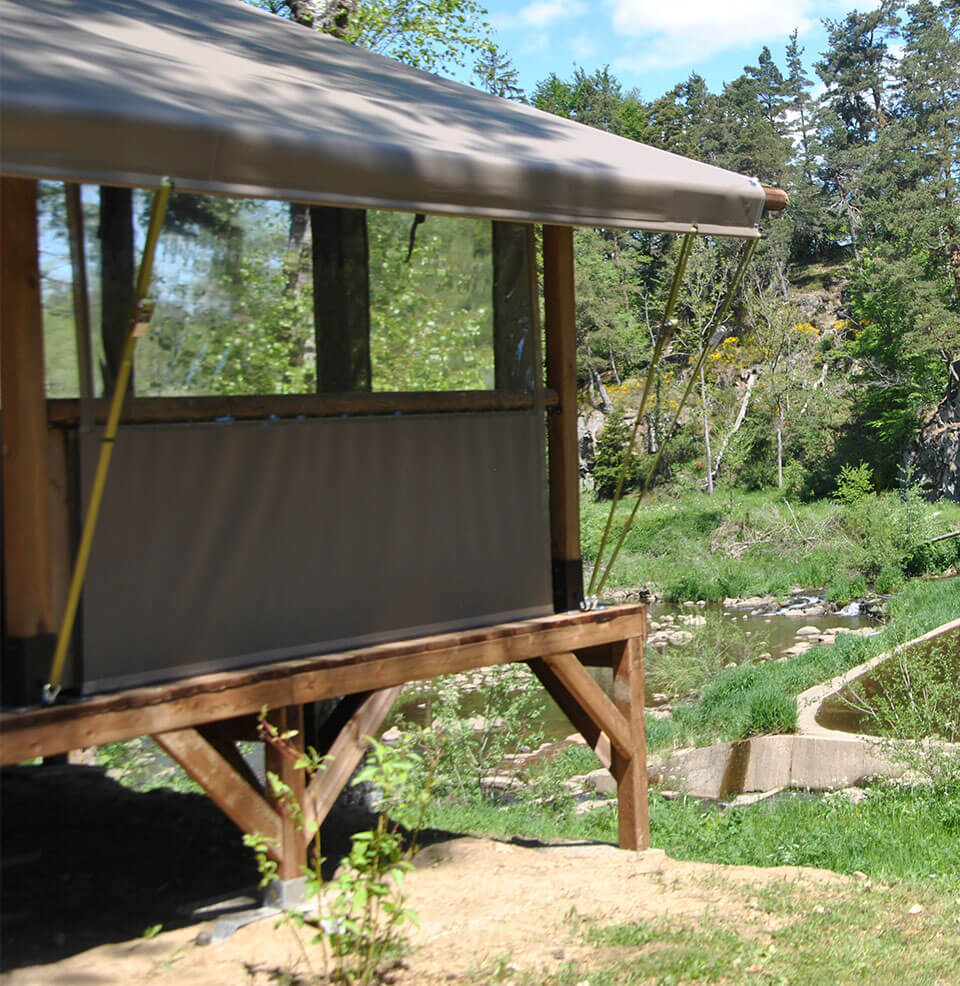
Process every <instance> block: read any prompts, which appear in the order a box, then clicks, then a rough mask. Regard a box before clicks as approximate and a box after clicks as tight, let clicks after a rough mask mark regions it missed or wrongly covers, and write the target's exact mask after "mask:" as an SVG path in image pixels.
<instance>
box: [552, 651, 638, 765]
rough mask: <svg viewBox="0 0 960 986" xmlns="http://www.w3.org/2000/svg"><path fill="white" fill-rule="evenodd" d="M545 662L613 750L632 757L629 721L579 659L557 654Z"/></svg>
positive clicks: (574, 656)
mask: <svg viewBox="0 0 960 986" xmlns="http://www.w3.org/2000/svg"><path fill="white" fill-rule="evenodd" d="M544 661H545V662H546V664H547V666H548V667H549V668H550V670H551V671H552V672H553V673H554V675H556V677H557V678H558V679H559V681H560V683H561V684H562V685H563V686H564V688H566V690H567V691H568V692H569V693H570V694H571V695H572V696H573V697H574V698H575V699H576V701H577V703H578V704H579V705H580V707H581V708H582V709H583V711H584V712H585V713H586V714H587V716H588V717H589V718H590V720H591V721H592V722H594V723H595V724H596V726H597V728H598V729H600V730H601V731H602V732H604V733H606V734H607V736H609V737H610V742H611V743H612V744H613V748H614V749H615V750H618V751H619V752H620V753H622V754H623V755H624V756H630V754H631V752H632V749H633V740H632V737H631V734H630V726H629V724H628V722H627V720H626V719H625V718H624V717H623V715H622V713H621V711H620V710H619V709H618V708H617V706H616V705H614V703H613V702H612V701H611V700H610V699H609V698H608V697H607V693H606V692H605V691H604V690H603V689H602V688H601V687H600V685H598V684H597V682H596V681H595V680H594V679H593V677H592V676H591V674H590V672H589V671H588V670H587V669H586V668H585V667H584V666H583V665H582V664H581V663H580V661H579V660H578V659H577V657H576V655H574V654H554V655H553V656H551V657H545V658H544Z"/></svg>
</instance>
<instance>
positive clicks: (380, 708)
mask: <svg viewBox="0 0 960 986" xmlns="http://www.w3.org/2000/svg"><path fill="white" fill-rule="evenodd" d="M401 690H402V686H400V685H398V686H396V687H395V688H384V689H381V690H380V691H375V692H368V693H366V694H365V695H364V696H363V698H362V700H361V701H360V703H359V704H358V705H357V706H356V710H355V711H354V713H353V715H352V716H351V717H350V719H349V720H348V721H347V723H346V724H345V725H344V726H343V728H342V729H341V730H340V732H339V734H338V735H337V737H336V739H334V741H333V743H332V744H331V745H330V748H329V749H328V750H327V751H326V753H327V756H328V757H329V758H330V759H329V760H328V762H327V766H326V769H325V770H322V771H320V772H319V773H317V774H315V775H314V777H313V780H312V781H311V782H310V786H309V788H308V789H307V792H306V798H305V799H304V805H303V812H304V817H305V818H306V819H307V821H308V822H315V823H316V824H317V825H321V824H322V823H323V820H324V819H325V818H326V817H327V815H328V814H329V812H330V809H331V808H332V807H333V803H334V802H335V801H336V800H337V797H338V795H339V794H340V792H341V791H342V790H343V789H344V787H345V786H346V784H347V782H348V781H349V780H350V777H351V776H352V774H353V772H354V771H355V770H356V769H357V767H358V765H359V764H360V761H361V760H362V759H363V755H364V754H365V753H366V752H367V747H368V746H369V745H370V744H369V742H368V740H367V737H368V736H372V735H373V734H374V733H375V732H376V731H377V730H378V729H379V728H380V724H381V723H382V722H383V720H384V718H385V717H386V715H387V713H389V711H390V709H392V708H393V703H394V702H396V700H397V699H398V698H399V697H400V692H401ZM349 697H352V696H349Z"/></svg>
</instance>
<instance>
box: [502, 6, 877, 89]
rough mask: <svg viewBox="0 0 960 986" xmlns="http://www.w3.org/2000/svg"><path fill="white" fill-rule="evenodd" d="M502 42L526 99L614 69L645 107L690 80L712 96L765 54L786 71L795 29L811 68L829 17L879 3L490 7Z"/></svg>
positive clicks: (820, 46)
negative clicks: (540, 85) (576, 76)
mask: <svg viewBox="0 0 960 986" xmlns="http://www.w3.org/2000/svg"><path fill="white" fill-rule="evenodd" d="M484 5H485V6H486V8H487V10H488V12H489V19H490V23H491V24H492V25H493V27H494V28H495V31H496V39H497V41H498V43H499V44H500V45H501V47H502V48H503V49H504V50H505V51H506V53H507V54H508V55H509V57H510V58H511V60H512V61H513V64H514V66H515V68H516V69H517V70H518V71H519V73H520V82H521V85H522V86H523V88H524V89H525V90H526V91H527V93H528V94H530V93H532V92H533V89H534V87H535V86H536V84H537V82H539V81H540V80H541V79H544V78H546V77H547V76H548V75H549V74H550V73H551V72H555V73H556V74H557V75H559V76H560V77H561V78H563V79H567V78H570V76H571V75H572V74H573V67H574V64H576V65H579V66H581V67H582V68H583V69H585V70H586V71H587V72H592V71H593V70H594V69H596V68H599V67H601V66H603V65H607V64H609V65H610V67H611V69H612V71H613V73H614V75H615V76H616V77H617V78H618V79H619V80H620V81H621V83H623V85H624V87H625V88H632V87H636V88H638V89H639V90H640V94H641V96H643V97H644V98H645V99H653V98H655V97H656V96H659V95H661V94H662V93H664V92H666V91H667V90H668V89H670V88H672V87H673V86H674V85H676V83H678V82H682V81H683V80H684V79H686V78H687V77H688V76H689V75H690V73H691V72H693V71H696V72H699V73H700V75H702V76H703V77H704V78H705V79H706V80H707V84H708V85H709V86H710V88H711V89H713V90H714V91H717V90H719V89H720V88H721V87H722V85H723V83H724V82H729V81H731V80H732V79H734V78H736V77H737V76H738V75H740V73H741V72H742V71H743V66H744V65H746V64H752V65H755V64H756V61H757V55H758V54H759V52H760V49H761V48H762V47H763V46H764V45H767V46H768V47H769V48H770V51H771V52H772V53H773V56H774V59H775V60H776V62H777V64H778V65H779V66H780V67H781V69H782V68H783V67H784V59H783V51H784V48H785V47H786V44H787V40H788V37H789V35H790V32H791V31H792V30H793V29H794V28H797V30H798V32H799V40H800V44H801V46H802V47H804V48H806V53H805V55H804V60H805V62H806V64H807V66H808V71H809V74H810V76H811V78H813V80H814V82H816V81H817V80H816V77H815V73H814V72H813V70H812V65H813V62H814V61H816V60H817V57H818V56H819V53H820V52H821V51H822V49H823V48H824V46H825V39H826V32H825V30H824V28H823V25H822V23H821V20H822V19H823V18H824V17H827V18H830V19H832V20H837V19H840V18H842V17H843V16H844V14H846V12H847V11H849V10H852V9H854V8H855V7H856V8H858V9H860V10H870V9H873V8H875V7H876V6H878V3H877V0H861V2H859V3H856V2H853V0H512V2H511V0H486V2H485V4H484Z"/></svg>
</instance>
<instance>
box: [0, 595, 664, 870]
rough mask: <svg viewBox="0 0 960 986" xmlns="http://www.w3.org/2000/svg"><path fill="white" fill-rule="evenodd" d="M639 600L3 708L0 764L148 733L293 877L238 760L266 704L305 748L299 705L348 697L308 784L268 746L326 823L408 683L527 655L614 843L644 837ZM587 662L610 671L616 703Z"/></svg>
mask: <svg viewBox="0 0 960 986" xmlns="http://www.w3.org/2000/svg"><path fill="white" fill-rule="evenodd" d="M645 634H646V608H645V607H644V606H618V607H614V608H611V609H604V610H596V611H591V612H583V613H581V612H577V613H562V614H558V615H554V616H545V617H541V618H538V619H531V620H522V621H518V622H513V623H503V624H498V625H495V626H490V627H482V628H479V629H475V630H465V631H460V632H456V633H444V634H437V635H435V636H430V637H420V638H416V639H410V640H401V641H396V642H393V643H386V644H377V645H375V646H371V647H363V648H358V649H356V650H350V651H344V652H341V653H334V654H323V655H319V656H316V657H308V658H301V659H298V660H293V661H282V662H277V663H275V664H269V665H263V666H258V667H256V668H253V669H246V670H240V671H227V672H218V673H215V674H206V675H199V676H195V677H191V678H183V679H179V680H177V681H174V682H170V683H167V684H161V685H152V686H148V687H141V688H133V689H127V690H124V691H119V692H115V693H112V694H106V695H98V696H95V697H92V698H86V699H75V700H64V701H61V702H60V703H59V704H57V705H55V706H52V707H49V708H29V709H22V710H5V711H4V712H3V713H2V714H0V764H15V763H20V762H23V761H25V760H30V759H33V758H34V757H45V756H51V755H55V754H59V753H65V752H67V751H69V750H74V749H78V748H82V747H89V746H96V745H100V744H102V743H108V742H113V741H116V740H124V739H132V738H133V737H136V736H144V735H150V736H152V737H153V738H154V740H155V741H156V742H157V743H158V744H159V745H160V746H161V747H162V748H163V749H164V750H165V751H166V752H167V753H168V754H169V755H170V756H171V757H173V758H174V759H175V760H176V761H177V762H178V763H179V764H180V765H181V766H182V767H183V768H184V769H185V770H186V771H187V773H188V774H190V776H192V777H193V778H194V780H196V781H197V782H198V783H199V784H200V785H201V786H202V787H203V788H204V789H205V790H206V791H207V793H208V794H209V795H210V797H211V798H212V799H213V800H214V801H215V802H216V803H217V804H218V805H219V806H220V808H221V809H222V810H223V811H224V812H225V813H226V814H227V815H228V816H229V817H230V818H232V819H233V821H234V822H236V823H237V825H238V826H239V827H240V828H241V829H243V830H244V831H246V832H259V833H261V834H263V835H265V836H267V838H269V839H273V840H275V842H276V845H277V850H276V856H277V858H278V860H279V861H280V863H281V867H280V875H281V878H282V879H288V878H292V877H294V876H296V875H299V872H300V866H301V865H302V862H303V860H304V858H305V852H306V845H305V842H304V839H303V837H302V835H300V834H298V833H297V832H295V831H294V830H293V829H292V827H291V826H290V825H289V823H288V819H287V818H286V817H285V815H284V812H283V811H282V810H281V809H280V807H279V806H278V805H277V804H276V803H275V802H272V801H271V799H270V797H269V796H268V793H267V792H265V791H264V790H263V788H262V786H261V785H260V784H259V783H258V782H257V780H256V778H255V777H254V776H253V774H252V772H251V771H250V770H249V769H248V768H247V767H246V764H245V762H244V761H243V758H242V757H241V756H240V754H239V752H238V750H237V747H236V745H235V744H236V741H238V740H240V739H244V738H251V726H252V723H253V718H254V717H255V716H256V714H257V713H259V712H260V711H261V709H263V708H264V707H265V706H266V707H269V708H270V710H271V715H272V717H274V721H275V723H276V725H277V726H278V728H280V729H281V730H282V731H288V730H296V731H298V733H299V740H298V742H300V743H302V734H303V706H304V704H307V703H311V702H316V701H319V700H321V699H326V698H332V697H336V696H347V697H348V698H347V700H346V701H344V702H343V703H342V708H341V709H340V710H339V714H338V717H337V721H336V722H334V723H333V724H332V728H327V732H328V733H329V737H328V742H327V743H325V744H324V746H325V749H324V751H322V752H326V753H328V754H330V755H331V767H330V769H328V770H326V771H324V772H323V773H322V774H318V775H315V776H314V778H313V781H312V783H311V785H310V786H309V787H307V788H304V786H303V778H302V772H299V771H295V770H294V769H293V767H292V762H291V761H289V760H284V759H283V758H282V757H279V756H278V754H277V753H276V751H273V750H271V749H270V747H269V745H268V751H267V752H268V760H269V761H271V762H270V763H268V767H269V768H270V769H272V770H274V771H275V772H276V773H278V774H279V775H280V776H281V778H282V779H283V780H285V782H286V783H288V784H289V785H290V786H291V787H292V788H293V789H294V790H295V791H296V792H297V794H298V798H299V800H300V801H301V804H302V807H303V810H304V815H305V817H306V819H307V820H308V821H316V822H318V823H319V822H321V821H322V820H323V818H324V817H325V816H326V814H327V812H328V811H329V809H330V808H331V807H332V805H333V802H334V800H335V799H336V797H337V795H338V794H339V792H340V790H341V789H342V788H343V787H344V785H345V784H346V783H347V782H348V780H349V778H350V776H351V774H352V772H353V770H354V769H355V767H356V766H357V764H359V762H360V761H361V759H362V758H363V755H364V752H365V750H366V746H367V740H366V737H368V736H370V735H371V734H374V733H375V732H376V730H377V729H378V728H379V726H380V724H381V723H382V721H383V719H384V717H385V716H386V715H387V714H388V713H389V711H390V708H391V707H392V705H393V703H394V701H395V700H396V698H397V697H398V695H399V692H400V688H401V686H402V685H403V684H405V683H406V682H409V681H417V680H422V679H426V678H433V677H436V676H437V675H442V674H450V673H455V672H460V671H469V670H472V669H475V668H482V667H489V666H491V665H497V664H508V663H514V662H521V661H522V662H526V663H527V664H528V665H529V666H530V668H531V669H532V670H533V672H534V673H535V674H536V675H537V677H538V678H539V679H540V681H541V682H542V683H543V685H544V687H545V688H546V690H547V691H548V692H549V694H550V695H551V696H552V697H553V698H554V700H555V701H556V702H557V703H558V704H559V705H560V707H561V708H562V709H563V711H564V712H565V713H566V715H567V716H568V718H569V719H570V720H571V722H572V723H573V724H574V726H575V727H576V728H577V729H578V730H579V731H580V732H581V733H582V734H583V735H584V737H585V738H586V740H587V742H588V743H589V744H590V746H591V747H592V748H593V749H594V750H595V751H596V753H597V755H598V757H599V758H600V760H601V762H602V763H603V764H604V765H605V766H607V767H609V768H610V770H611V771H612V773H613V774H614V776H615V778H616V779H617V786H618V797H619V808H620V842H621V845H622V846H624V847H628V848H644V847H645V846H646V845H648V844H649V832H648V828H649V827H648V822H647V806H646V795H647V783H646V743H645V735H644V721H643V661H642V641H643V639H644V636H645ZM589 665H605V666H608V667H612V668H613V672H614V698H613V699H612V700H611V699H610V698H609V697H608V696H607V695H606V693H605V692H604V691H603V690H602V689H601V688H600V686H599V685H598V684H597V683H596V682H595V681H594V679H593V678H592V677H591V676H590V674H589V672H588V670H587V667H588V666H589Z"/></svg>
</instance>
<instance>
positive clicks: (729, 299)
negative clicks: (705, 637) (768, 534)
mask: <svg viewBox="0 0 960 986" xmlns="http://www.w3.org/2000/svg"><path fill="white" fill-rule="evenodd" d="M688 235H689V234H688ZM756 246H757V240H755V239H753V240H750V242H749V243H748V244H747V247H746V249H745V250H744V251H743V256H742V257H741V258H740V263H739V264H738V265H737V270H736V273H735V274H734V275H733V280H732V281H731V282H730V286H729V288H728V289H727V294H726V297H725V298H724V299H723V303H722V304H721V305H720V308H719V310H718V312H717V314H716V316H715V317H714V320H713V323H712V324H711V326H710V328H708V329H707V332H705V333H704V339H703V344H702V346H701V349H700V356H699V358H698V360H697V364H696V366H695V367H694V370H693V372H692V373H691V374H690V379H689V381H688V382H687V386H686V389H685V390H684V392H683V397H681V398H680V403H679V404H678V405H677V409H676V411H675V412H674V415H673V420H672V421H671V422H670V427H669V428H668V429H667V433H666V437H665V438H664V440H663V441H662V442H661V443H660V448H659V449H658V450H657V454H656V456H655V457H654V460H653V463H652V465H651V466H650V468H649V470H648V471H647V475H646V478H645V479H644V481H643V486H642V487H641V489H640V492H639V493H638V494H637V497H636V499H635V501H634V504H633V509H632V510H631V511H630V516H629V517H628V518H627V522H626V524H625V525H624V527H623V529H622V530H621V532H620V537H619V539H618V540H617V544H616V546H615V547H614V549H613V554H612V555H611V556H610V561H608V562H607V564H606V567H605V568H604V569H603V574H602V575H601V576H600V580H599V582H597V583H596V589H595V590H594V589H593V586H594V581H595V579H594V578H591V580H590V586H591V589H590V591H591V592H592V593H594V595H599V594H600V592H602V591H603V587H604V585H605V584H606V581H607V578H608V577H609V575H610V571H611V569H612V568H613V565H614V562H615V561H616V560H617V555H619V554H620V549H621V548H622V547H623V542H624V541H625V540H626V539H627V535H628V534H629V533H630V528H631V527H632V526H633V521H634V518H635V517H636V516H637V510H638V508H639V507H640V502H641V501H642V500H643V498H644V497H645V496H646V494H647V491H648V490H649V489H650V483H651V482H652V481H653V477H654V475H655V474H656V472H657V468H658V467H659V465H660V459H661V458H662V457H663V450H664V449H665V448H666V446H667V445H668V444H669V442H670V439H671V438H672V437H673V433H674V432H675V431H676V428H677V422H678V421H679V420H680V414H681V412H682V411H683V409H684V406H685V405H686V403H687V400H688V399H689V397H690V392H691V391H692V390H693V385H694V383H695V382H696V381H697V379H698V378H699V376H700V369H701V367H702V366H703V364H704V363H705V362H706V359H707V356H708V354H709V353H710V352H712V351H713V350H714V349H715V348H716V347H717V346H718V345H719V343H720V341H721V340H722V339H723V335H724V332H725V328H724V325H723V320H724V319H725V318H726V317H727V313H728V312H729V311H730V307H731V305H732V304H733V299H734V296H735V295H736V292H737V288H739V286H740V281H741V280H742V279H743V274H744V271H746V269H747V265H748V264H749V263H750V258H751V257H752V256H753V251H754V250H755V249H756ZM616 506H617V503H616V501H614V503H613V505H612V508H611V510H610V517H609V519H608V521H607V527H608V529H609V527H610V526H611V524H612V523H613V512H614V510H615V509H616ZM600 561H601V559H600V553H599V552H598V553H597V561H596V563H595V565H594V577H595V576H596V573H597V571H599V569H600Z"/></svg>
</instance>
